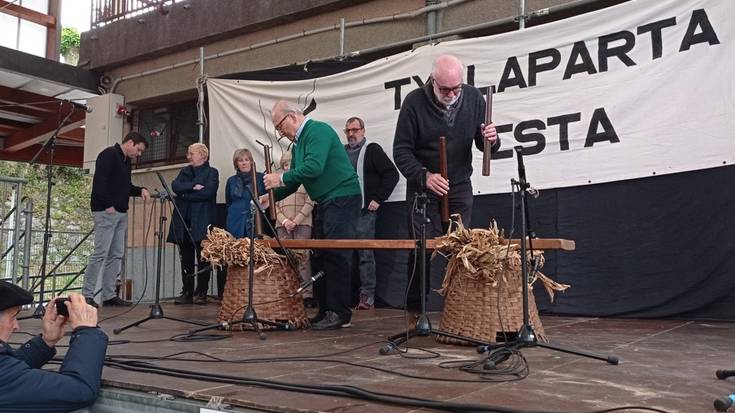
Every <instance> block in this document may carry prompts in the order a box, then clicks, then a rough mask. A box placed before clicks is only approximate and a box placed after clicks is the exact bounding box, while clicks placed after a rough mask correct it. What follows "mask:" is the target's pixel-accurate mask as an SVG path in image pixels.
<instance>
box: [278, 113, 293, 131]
mask: <svg viewBox="0 0 735 413" xmlns="http://www.w3.org/2000/svg"><path fill="white" fill-rule="evenodd" d="M289 116H291V114H290V113H287V114H285V115H284V116H283V119H281V121H280V122H278V123H276V130H277V131H279V132H280V131H281V125H283V121H285V120H286V118H287V117H289Z"/></svg>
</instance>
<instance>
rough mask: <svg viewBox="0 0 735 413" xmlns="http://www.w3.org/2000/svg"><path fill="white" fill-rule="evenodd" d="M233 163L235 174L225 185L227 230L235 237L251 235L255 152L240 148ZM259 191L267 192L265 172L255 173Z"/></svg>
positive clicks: (261, 192) (234, 156)
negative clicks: (251, 201)
mask: <svg viewBox="0 0 735 413" xmlns="http://www.w3.org/2000/svg"><path fill="white" fill-rule="evenodd" d="M232 164H233V165H234V167H235V175H233V176H231V177H230V178H229V179H227V185H226V186H225V203H226V204H227V225H226V229H227V232H229V233H230V234H232V236H233V237H235V238H243V237H249V236H250V220H251V218H252V217H251V216H250V199H251V196H250V192H251V191H252V190H253V177H252V175H251V174H252V170H253V167H254V166H255V161H254V160H253V154H252V153H251V152H250V150H248V149H238V150H236V151H235V153H234V155H232ZM255 180H256V181H257V186H258V191H257V194H256V196H257V195H258V194H263V193H265V185H264V184H263V174H262V173H260V172H257V168H256V174H255Z"/></svg>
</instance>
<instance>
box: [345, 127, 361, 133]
mask: <svg viewBox="0 0 735 413" xmlns="http://www.w3.org/2000/svg"><path fill="white" fill-rule="evenodd" d="M361 130H362V128H345V133H357V132H360V131H361Z"/></svg>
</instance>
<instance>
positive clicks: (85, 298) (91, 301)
mask: <svg viewBox="0 0 735 413" xmlns="http://www.w3.org/2000/svg"><path fill="white" fill-rule="evenodd" d="M84 301H86V302H87V304H89V305H91V306H92V307H94V308H100V306H99V304H97V301H94V298H92V297H84Z"/></svg>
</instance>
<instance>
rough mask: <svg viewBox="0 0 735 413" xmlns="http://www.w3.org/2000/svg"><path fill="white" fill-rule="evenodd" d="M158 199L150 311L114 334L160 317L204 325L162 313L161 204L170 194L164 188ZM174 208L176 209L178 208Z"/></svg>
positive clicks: (163, 224) (164, 219)
mask: <svg viewBox="0 0 735 413" xmlns="http://www.w3.org/2000/svg"><path fill="white" fill-rule="evenodd" d="M158 199H159V201H160V205H161V209H160V213H159V215H158V232H156V237H157V242H158V251H157V253H156V300H155V302H154V303H153V304H151V311H150V314H149V315H148V317H146V318H144V319H142V320H138V321H135V322H133V323H131V324H128V325H126V326H124V327H121V328H116V329H114V330H112V332H113V333H115V334H120V333H122V332H123V331H125V330H127V329H129V328H131V327H136V326H139V325H141V324H143V323H145V322H146V321H148V320H158V319H161V318H164V319H166V320H173V321H179V322H181V323H189V324H194V325H200V326H203V325H206V324H205V323H203V322H200V321H192V320H184V319H181V318H175V317H168V316H166V315H164V313H163V307H161V268H162V265H161V261H162V257H163V230H164V227H165V223H166V219H167V218H166V216H165V215H164V213H163V206H164V204H165V203H166V200H167V199H168V200H171V196H170V195H169V193H168V192H166V191H165V190H164V191H162V192H160V193H159V194H158ZM172 202H173V201H172ZM174 208H176V206H175V205H174ZM176 210H177V211H178V209H176Z"/></svg>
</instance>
